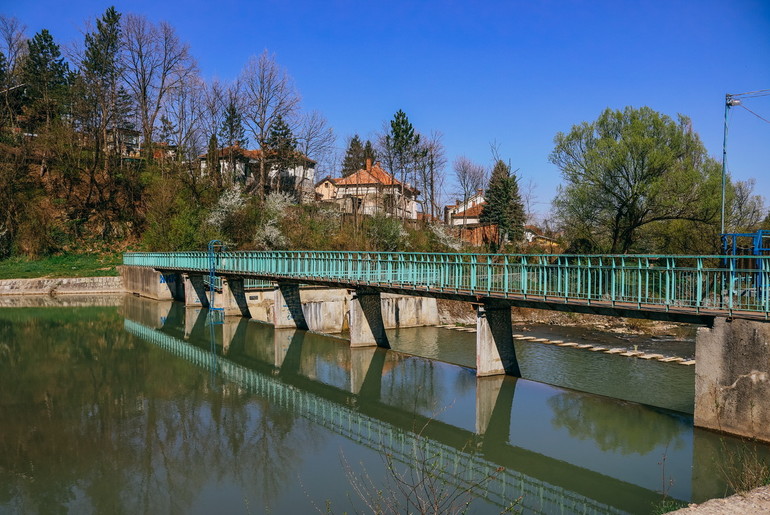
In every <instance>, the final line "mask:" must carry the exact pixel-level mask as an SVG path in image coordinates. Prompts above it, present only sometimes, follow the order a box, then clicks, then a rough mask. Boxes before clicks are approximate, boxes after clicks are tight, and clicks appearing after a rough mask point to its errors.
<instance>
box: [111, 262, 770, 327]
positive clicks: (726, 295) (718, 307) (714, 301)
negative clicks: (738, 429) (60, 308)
mask: <svg viewBox="0 0 770 515" xmlns="http://www.w3.org/2000/svg"><path fill="white" fill-rule="evenodd" d="M123 262H124V264H126V265H133V266H147V267H153V268H159V269H169V270H172V269H178V270H191V271H206V270H208V263H207V255H206V253H205V252H175V253H127V254H125V255H124V257H123ZM752 263H754V265H755V266H756V267H755V268H751V269H740V268H738V261H737V260H736V259H731V258H724V257H720V256H565V255H559V256H548V255H540V256H528V255H492V254H428V253H389V252H321V251H293V252H222V253H219V254H217V265H216V269H217V271H218V272H219V273H222V274H227V273H231V274H239V275H243V276H244V277H255V278H260V279H266V280H269V279H273V280H276V279H297V280H305V281H319V282H323V281H327V282H332V283H342V284H349V285H352V284H364V285H367V284H368V285H372V286H380V287H398V288H402V289H413V290H418V291H429V292H436V293H445V294H452V293H456V294H461V295H469V296H490V297H502V298H511V299H518V300H531V301H540V302H573V303H582V304H590V305H597V306H599V305H601V306H613V307H616V306H617V307H623V308H631V309H640V310H645V309H647V310H658V311H660V310H666V311H667V310H682V309H686V310H688V311H691V312H692V311H694V312H696V313H705V314H708V315H728V314H729V315H733V316H747V317H752V318H765V319H768V318H770V256H758V257H756V258H754V259H753V260H752Z"/></svg>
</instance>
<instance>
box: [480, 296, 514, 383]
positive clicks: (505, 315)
mask: <svg viewBox="0 0 770 515" xmlns="http://www.w3.org/2000/svg"><path fill="white" fill-rule="evenodd" d="M498 374H508V375H513V376H516V377H521V371H520V370H519V361H518V360H517V359H516V349H515V348H514V346H513V328H512V327H511V308H510V306H506V305H500V304H497V303H494V302H485V303H484V304H480V305H478V306H476V375H477V376H478V377H483V376H493V375H498Z"/></svg>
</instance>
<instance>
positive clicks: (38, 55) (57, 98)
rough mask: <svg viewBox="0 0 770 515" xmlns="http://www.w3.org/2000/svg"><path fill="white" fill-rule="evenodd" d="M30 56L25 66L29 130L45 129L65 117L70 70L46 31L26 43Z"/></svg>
mask: <svg viewBox="0 0 770 515" xmlns="http://www.w3.org/2000/svg"><path fill="white" fill-rule="evenodd" d="M27 49H28V54H27V57H26V59H25V61H24V65H23V72H22V73H23V77H24V78H23V81H24V83H25V84H26V98H25V104H26V106H27V112H28V117H29V122H30V129H35V128H36V127H38V126H39V125H40V124H41V123H45V125H46V126H48V125H50V122H51V121H52V120H53V119H54V118H55V117H56V116H57V115H60V114H61V113H62V110H63V107H64V105H65V95H66V91H67V85H68V80H67V78H68V75H69V66H68V65H67V63H66V62H65V61H64V58H63V57H62V56H61V51H60V50H59V45H57V44H56V43H55V42H54V40H53V37H52V36H51V34H50V33H49V32H48V31H47V30H46V29H43V30H42V31H40V32H38V33H37V34H35V37H33V38H32V39H31V40H29V41H28V42H27Z"/></svg>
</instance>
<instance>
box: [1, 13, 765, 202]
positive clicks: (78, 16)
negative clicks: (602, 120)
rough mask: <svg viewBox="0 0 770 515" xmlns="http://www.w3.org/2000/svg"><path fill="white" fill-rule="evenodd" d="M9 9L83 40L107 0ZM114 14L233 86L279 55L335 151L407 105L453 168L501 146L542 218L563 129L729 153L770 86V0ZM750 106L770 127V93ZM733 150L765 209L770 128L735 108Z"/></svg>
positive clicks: (738, 122)
mask: <svg viewBox="0 0 770 515" xmlns="http://www.w3.org/2000/svg"><path fill="white" fill-rule="evenodd" d="M0 4H1V7H0V12H2V13H3V14H6V15H11V16H16V17H17V18H19V19H20V20H21V21H22V22H23V23H24V24H26V25H27V27H28V31H27V32H28V35H29V36H31V35H33V34H34V33H35V32H37V31H39V30H40V29H42V28H47V29H49V30H50V31H51V33H52V34H53V36H54V37H55V38H56V40H57V41H58V42H59V43H60V44H66V43H68V42H71V41H74V40H80V39H81V38H82V34H81V32H82V29H83V27H84V25H85V21H86V20H87V19H93V18H95V17H97V16H100V15H101V14H102V13H103V12H104V10H105V9H106V8H107V7H108V6H109V5H112V4H110V3H99V2H86V1H78V0H73V1H68V2H63V1H61V0H55V1H48V0H45V1H40V0H28V1H26V2H19V1H12V2H11V1H8V0H0ZM114 5H115V6H116V8H117V9H118V11H120V12H134V13H139V14H144V15H146V16H147V17H148V18H150V19H151V20H153V21H159V20H166V21H169V22H170V23H171V24H172V25H173V26H174V27H175V28H176V29H177V31H178V34H179V36H180V37H181V38H182V39H183V40H185V41H187V42H189V43H190V45H191V48H192V53H193V55H194V56H195V58H196V59H197V61H198V65H199V67H200V70H201V72H202V74H203V76H204V77H205V78H212V77H218V78H220V79H224V80H229V79H232V78H234V77H235V76H237V74H238V73H239V72H240V70H241V68H242V67H243V65H244V64H245V62H246V61H247V59H248V58H249V56H251V55H255V54H259V53H261V52H262V51H263V50H264V49H268V50H269V51H270V52H273V53H275V54H276V58H277V61H278V62H279V63H280V64H281V65H283V66H285V67H286V68H287V69H288V71H289V73H290V74H291V75H292V76H293V78H294V80H295V82H296V85H297V87H298V89H299V91H300V92H301V94H302V97H303V102H302V103H303V108H305V109H307V110H311V109H316V110H319V111H321V112H322V113H323V114H324V115H325V116H326V117H327V118H328V120H329V122H330V124H331V125H332V126H333V127H334V129H335V132H336V133H337V135H338V145H339V146H340V147H344V141H345V138H346V137H347V136H350V135H352V134H354V133H358V134H360V135H362V136H363V137H374V135H375V133H376V132H377V131H378V130H380V129H381V127H382V125H383V123H384V122H386V121H388V120H390V118H392V116H393V114H394V113H395V112H396V111H397V110H398V109H403V110H404V111H405V112H406V113H407V115H408V116H409V119H410V121H411V122H412V123H413V125H414V126H415V128H416V129H417V130H419V131H421V132H423V133H430V132H431V131H434V130H435V131H440V132H441V133H443V135H444V136H443V141H444V144H445V147H446V151H447V156H448V158H449V160H450V162H451V161H452V160H453V159H454V158H455V157H457V156H460V155H466V156H467V157H469V158H471V159H473V160H475V161H477V162H480V163H484V164H490V163H491V155H490V151H489V144H490V142H492V141H496V142H497V144H498V145H499V149H500V151H501V154H502V156H503V157H505V158H506V159H510V161H511V164H512V165H513V167H514V168H519V169H520V175H521V176H522V178H523V180H524V181H525V182H527V181H531V182H533V183H534V184H535V191H534V192H535V195H536V197H537V200H538V202H539V204H538V205H537V206H536V208H537V211H539V212H540V213H541V214H543V215H544V214H546V213H547V212H548V210H549V209H550V201H551V199H552V197H553V196H554V194H555V193H556V189H557V187H558V185H559V184H560V183H561V176H560V173H559V171H558V169H556V167H554V166H553V165H551V164H550V163H549V162H548V154H549V152H550V151H551V150H552V149H553V137H554V135H555V134H556V133H557V132H558V131H568V130H569V129H570V127H571V126H572V125H573V124H577V123H580V122H582V121H590V120H594V119H596V117H597V116H598V115H599V113H600V112H601V111H602V110H603V109H604V108H606V107H612V108H616V109H621V108H623V107H624V106H627V105H631V106H635V107H639V106H643V105H647V106H650V107H651V108H653V109H655V110H658V111H661V112H663V113H665V114H668V115H669V116H672V117H675V116H676V114H677V113H682V114H685V115H687V116H689V117H691V118H692V120H693V126H694V128H695V130H696V131H697V132H698V133H699V134H700V136H701V138H702V139H703V141H704V143H705V144H706V147H707V149H708V151H709V153H710V154H711V155H713V156H714V157H717V158H721V147H722V127H723V114H724V95H725V93H741V92H745V91H753V90H758V89H769V88H770V0H734V1H676V0H668V1H647V2H645V1H638V2H626V1H620V0H615V1H591V2H589V1H547V0H546V1H529V2H519V1H510V2H484V3H481V2H479V3H477V5H476V4H475V3H471V2H460V1H447V2H417V1H412V2H401V1H391V2H375V1H327V2H291V1H283V2H277V1H262V2H243V1H241V2H234V1H229V0H224V1H218V2H211V1H208V2H201V1H197V0H195V1H187V2H178V1H174V0H166V1H153V2H150V1H145V0H139V1H137V0H133V1H118V2H115V4H114ZM745 105H746V106H747V107H749V108H751V109H752V110H753V111H755V112H756V113H758V114H760V115H762V116H763V117H764V118H767V119H770V96H766V97H761V98H755V99H750V100H747V101H746V104H745ZM728 157H729V159H728V161H729V167H730V171H731V173H732V175H733V177H735V178H737V179H747V178H750V177H754V178H756V180H757V188H756V191H757V192H758V193H760V194H762V195H764V196H765V197H766V199H768V200H770V123H766V122H763V121H761V120H760V119H758V118H756V117H755V116H754V115H752V114H750V113H749V112H748V111H746V110H744V109H742V108H734V109H733V110H732V114H731V120H730V132H729V139H728ZM447 173H448V174H449V175H450V176H451V175H452V172H451V168H449V169H448V170H447ZM449 190H450V193H451V191H452V188H451V185H450V188H449ZM449 198H451V197H449Z"/></svg>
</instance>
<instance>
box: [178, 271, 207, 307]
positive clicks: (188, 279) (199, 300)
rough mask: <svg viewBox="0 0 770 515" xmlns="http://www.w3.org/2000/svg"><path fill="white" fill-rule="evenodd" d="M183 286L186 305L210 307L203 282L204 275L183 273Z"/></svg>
mask: <svg viewBox="0 0 770 515" xmlns="http://www.w3.org/2000/svg"><path fill="white" fill-rule="evenodd" d="M179 275H181V276H182V285H183V287H184V305H185V306H202V307H204V308H207V307H209V298H208V295H207V293H208V292H207V291H206V285H205V284H204V282H203V275H201V274H188V273H184V272H183V273H181V274H179Z"/></svg>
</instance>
